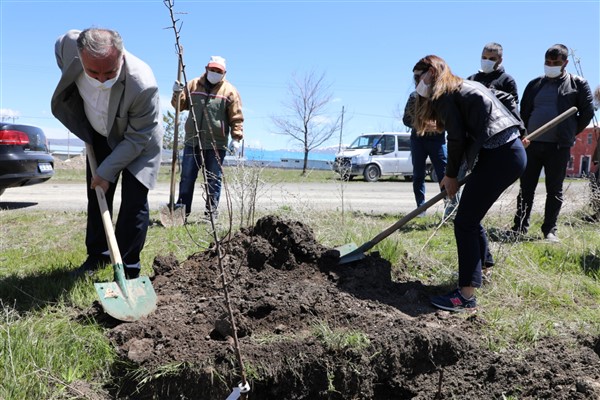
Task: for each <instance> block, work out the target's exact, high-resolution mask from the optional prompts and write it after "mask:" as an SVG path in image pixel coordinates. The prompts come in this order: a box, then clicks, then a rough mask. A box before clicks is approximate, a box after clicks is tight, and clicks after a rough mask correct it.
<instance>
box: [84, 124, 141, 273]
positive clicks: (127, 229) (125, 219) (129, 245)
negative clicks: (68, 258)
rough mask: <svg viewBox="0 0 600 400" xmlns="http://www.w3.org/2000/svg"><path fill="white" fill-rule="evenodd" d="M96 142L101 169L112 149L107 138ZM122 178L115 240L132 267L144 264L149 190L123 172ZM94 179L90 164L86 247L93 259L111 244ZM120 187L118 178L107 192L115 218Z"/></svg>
mask: <svg viewBox="0 0 600 400" xmlns="http://www.w3.org/2000/svg"><path fill="white" fill-rule="evenodd" d="M93 139H94V140H93V142H94V143H93V148H94V154H95V156H96V161H97V162H98V165H100V164H101V163H102V161H103V160H104V159H105V158H106V157H107V156H108V155H109V154H110V152H111V149H110V147H109V146H108V143H107V142H106V138H105V137H103V136H101V135H100V134H97V133H96V134H95V136H94V138H93ZM121 175H122V182H121V207H120V208H119V215H118V217H117V224H116V227H115V236H116V238H117V244H118V246H119V252H120V253H121V257H122V259H123V262H124V263H125V264H128V265H132V264H136V263H138V262H139V261H140V253H141V252H142V249H143V248H144V243H145V242H146V234H147V232H148V226H149V224H150V210H149V207H148V188H146V186H144V185H143V184H142V183H140V181H138V180H137V179H136V178H135V176H133V174H132V173H131V172H129V171H127V170H123V171H122V173H121ZM91 179H92V173H91V170H90V166H89V164H87V171H86V181H87V198H88V206H87V212H88V218H87V229H86V236H85V245H86V247H87V252H88V254H89V255H99V254H101V253H103V252H105V251H107V250H108V244H107V242H106V234H105V231H104V226H103V224H102V214H101V212H100V206H99V205H98V198H97V197H96V191H95V190H92V189H90V184H91ZM117 183H118V177H117V180H116V181H115V182H114V183H111V184H110V187H109V189H108V191H107V192H106V202H107V205H108V210H109V211H110V214H111V217H112V214H113V199H114V197H115V189H116V187H117Z"/></svg>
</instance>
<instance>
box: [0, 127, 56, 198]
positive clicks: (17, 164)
mask: <svg viewBox="0 0 600 400" xmlns="http://www.w3.org/2000/svg"><path fill="white" fill-rule="evenodd" d="M52 175H54V158H53V157H52V155H51V154H50V152H49V151H48V144H47V142H46V135H44V131H42V130H41V129H40V128H38V127H35V126H30V125H17V124H8V123H4V122H0V195H1V194H2V193H4V190H5V189H6V188H11V187H18V186H26V185H35V184H36V183H42V182H45V181H47V180H48V179H50V178H51V177H52Z"/></svg>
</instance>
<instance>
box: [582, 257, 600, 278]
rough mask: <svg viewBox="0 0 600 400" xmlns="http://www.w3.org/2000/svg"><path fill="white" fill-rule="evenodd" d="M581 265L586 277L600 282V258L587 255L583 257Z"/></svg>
mask: <svg viewBox="0 0 600 400" xmlns="http://www.w3.org/2000/svg"><path fill="white" fill-rule="evenodd" d="M579 264H580V265H581V270H582V271H583V273H584V274H585V275H587V276H589V277H591V278H594V279H597V280H600V257H598V256H597V255H596V254H585V255H582V257H581V259H580V260H579Z"/></svg>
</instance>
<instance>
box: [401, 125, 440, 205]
mask: <svg viewBox="0 0 600 400" xmlns="http://www.w3.org/2000/svg"><path fill="white" fill-rule="evenodd" d="M410 152H411V158H412V165H413V181H412V184H413V192H414V194H415V200H416V202H417V206H421V205H422V204H423V203H425V162H426V161H427V156H429V159H430V160H431V163H432V164H433V168H434V169H435V173H436V175H437V176H438V179H440V180H441V179H442V178H443V177H444V175H445V174H446V162H447V154H448V153H447V150H446V137H445V136H444V134H439V135H428V136H417V135H416V134H414V133H413V134H412V135H410Z"/></svg>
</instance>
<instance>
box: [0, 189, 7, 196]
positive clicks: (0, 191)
mask: <svg viewBox="0 0 600 400" xmlns="http://www.w3.org/2000/svg"><path fill="white" fill-rule="evenodd" d="M5 190H6V188H0V196H2V193H4V191H5Z"/></svg>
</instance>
